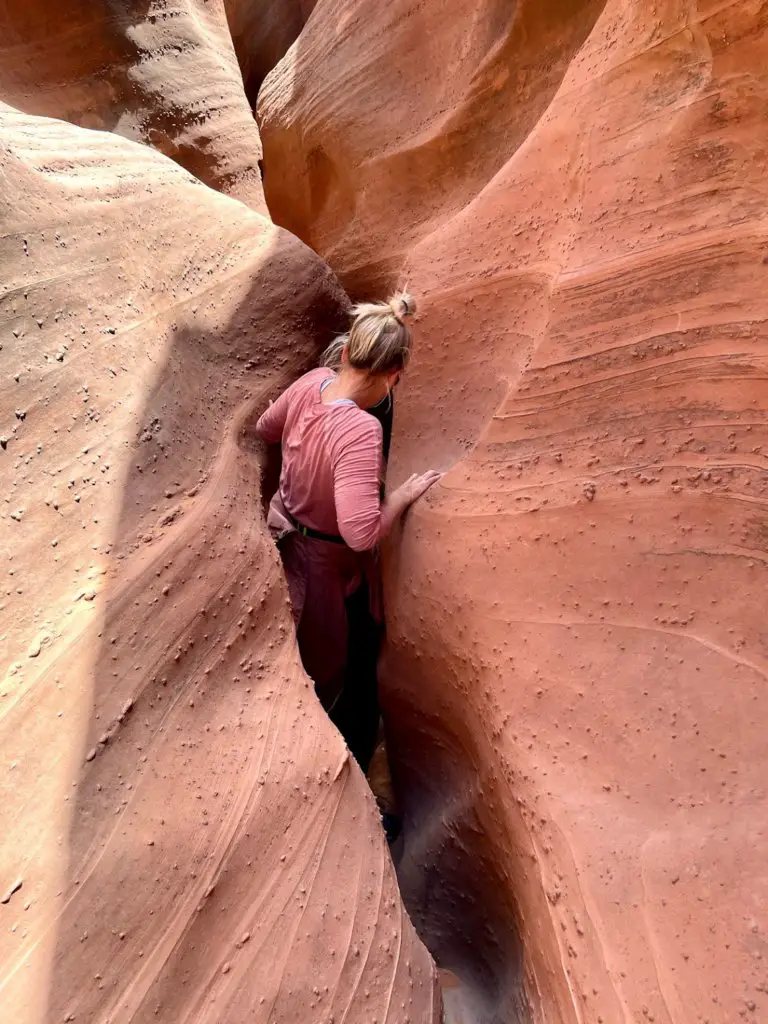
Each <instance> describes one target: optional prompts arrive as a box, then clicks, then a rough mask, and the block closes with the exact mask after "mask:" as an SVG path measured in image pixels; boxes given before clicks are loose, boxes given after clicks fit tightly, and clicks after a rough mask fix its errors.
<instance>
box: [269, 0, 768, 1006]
mask: <svg viewBox="0 0 768 1024" xmlns="http://www.w3.org/2000/svg"><path fill="white" fill-rule="evenodd" d="M504 11H506V12H507V15H506V16H505V14H504ZM767 28H768V25H767V23H766V14H765V9H764V7H763V6H762V5H759V4H753V5H744V4H737V5H729V4H704V5H698V6H694V7H691V6H690V5H688V4H683V3H680V2H677V0H670V2H669V3H663V4H657V5H653V6H652V5H650V4H641V3H628V2H615V3H614V2H609V3H607V4H606V5H605V6H604V7H603V8H602V9H600V8H599V7H598V6H597V5H594V6H587V5H583V6H581V7H578V8H577V7H576V6H575V5H574V6H568V7H563V6H562V5H557V6H554V5H553V6H551V7H550V6H548V5H545V7H543V8H542V7H541V5H533V4H520V5H518V6H517V7H516V8H514V11H513V13H511V14H509V8H508V7H506V5H505V6H504V8H503V9H502V6H501V5H493V4H491V3H485V4H482V5H480V6H479V7H478V6H477V5H474V4H473V5H464V4H462V3H459V2H455V3H451V4H448V5H445V4H437V3H435V4H428V5H422V6H420V7H418V8H410V7H407V6H400V7H398V6H397V5H388V6H387V7H383V6H382V5H378V4H372V3H369V2H367V0H359V2H358V3H354V4H351V3H344V4H341V3H336V2H333V0H327V2H325V0H320V3H318V5H317V7H316V9H315V12H314V14H313V18H312V20H311V22H310V23H309V24H308V26H307V28H306V29H305V33H304V34H303V35H302V37H300V39H299V40H298V42H297V44H296V45H295V46H294V48H293V50H292V51H291V53H289V55H288V56H287V57H286V59H285V60H284V61H283V62H282V63H281V65H280V66H279V67H278V68H277V69H276V70H275V71H274V72H273V73H272V74H271V75H270V76H269V78H268V79H267V82H266V83H265V86H264V89H263V93H262V99H261V101H260V118H261V123H262V131H263V136H264V145H265V154H266V177H265V186H266V191H267V196H268V199H269V201H270V204H271V206H272V208H273V211H274V212H275V215H276V216H277V218H278V219H279V220H280V221H282V222H284V223H286V224H288V225H290V227H291V228H292V229H293V230H295V231H296V232H297V233H298V234H300V235H301V237H303V238H305V239H307V240H309V241H310V242H311V244H313V245H314V246H315V247H316V248H317V249H318V251H319V252H320V254H321V255H323V256H325V257H327V258H328V259H329V261H330V263H331V266H332V267H333V268H334V269H335V270H336V271H337V272H338V273H339V274H340V276H341V278H342V280H343V281H344V282H345V283H347V284H348V285H349V287H350V288H351V289H352V291H353V292H356V293H357V292H361V291H363V290H365V289H366V288H371V289H373V288H378V287H379V286H384V285H389V284H391V283H393V282H395V281H397V280H406V279H407V280H408V283H409V286H410V288H411V289H412V290H413V291H414V292H416V293H417V294H418V295H419V296H421V298H422V315H421V316H420V318H419V324H418V347H417V354H416V357H415V361H414V365H413V367H412V370H411V371H409V374H408V376H407V379H406V381H405V383H404V384H403V387H402V394H401V395H399V396H398V425H397V436H396V444H395V449H394V452H393V467H394V468H393V476H394V477H395V478H399V477H401V476H403V475H404V474H406V473H407V472H409V471H412V470H416V469H423V468H426V467H427V466H429V465H435V466H437V467H438V468H441V469H446V470H450V472H449V474H448V476H447V477H446V478H445V479H444V481H443V483H442V485H441V486H440V487H439V488H438V489H436V490H435V492H434V493H433V494H431V495H430V497H429V498H428V499H427V500H426V501H425V502H424V503H422V504H421V505H420V506H419V507H418V508H417V509H416V510H414V512H413V514H412V515H411V517H410V522H409V523H408V526H407V528H406V530H405V532H404V534H403V537H402V542H401V544H396V545H394V547H393V551H392V552H391V553H390V565H389V570H388V571H389V579H388V616H389V622H388V625H389V649H388V653H387V667H386V674H385V682H386V689H387V700H388V703H389V709H390V712H391V730H392V734H393V740H392V748H393V752H394V753H395V754H396V763H397V764H398V769H399V781H400V784H401V793H403V794H404V795H405V797H406V800H407V811H408V833H407V835H408V836H410V837H411V838H410V839H408V838H407V840H406V850H405V854H404V860H403V863H402V871H401V874H402V884H403V886H404V888H405V890H406V893H407V894H409V895H410V897H411V899H412V904H411V905H412V906H413V907H414V909H415V912H416V914H417V919H418V920H419V925H420V927H421V928H422V929H423V931H424V933H425V934H427V933H431V936H430V937H431V942H432V943H433V945H432V948H433V950H434V951H436V952H437V953H438V955H439V957H440V961H441V962H442V963H443V964H445V965H446V966H457V967H462V969H463V970H464V971H465V979H466V980H468V983H469V985H470V988H472V989H473V990H474V992H473V993H472V998H473V999H474V1001H475V1005H476V1007H480V1012H482V1013H484V1014H485V1017H484V1018H483V1019H492V1020H496V1019H501V1020H507V1019H509V1018H510V1017H511V1016H512V1014H513V1012H515V1011H514V1007H515V1005H516V1004H517V1001H518V999H519V988H518V985H517V980H518V975H520V974H522V976H523V978H524V982H525V990H526V992H527V994H528V998H529V1001H530V1004H531V1007H532V1012H533V1016H534V1018H535V1019H536V1020H542V1021H543V1020H558V1021H560V1020H563V1021H576V1020H579V1021H589V1022H598V1021H603V1022H606V1024H608V1022H611V1024H612V1022H615V1021H624V1020H626V1021H629V1020H633V1021H634V1020H636V1021H645V1020H655V1021H657V1022H660V1021H663V1022H676V1024H677V1022H682V1021H694V1020H695V1021H704V1020H708V1021H710V1024H715V1022H717V1024H726V1022H728V1024H732V1022H733V1021H736V1020H740V1019H742V1018H745V1019H761V1016H762V1015H765V1014H768V996H766V978H765V972H764V968H763V964H764V959H763V958H764V956H765V955H766V953H767V952H768V948H767V947H766V931H767V930H768V921H767V920H766V913H765V907H766V898H767V897H768V891H767V890H766V881H765V872H764V869H763V866H762V865H763V862H764V860H765V842H766V840H765V831H766V824H767V823H768V808H767V807H766V796H765V786H764V780H765V777H766V770H767V768H768V765H767V764H766V759H767V758H766V745H765V742H764V728H763V720H764V718H765V715H766V710H767V708H766V690H765V675H766V665H768V650H767V649H766V638H765V630H764V628H763V618H764V616H763V610H762V604H761V599H760V595H761V594H762V592H763V591H764V590H765V587H766V583H767V582H768V578H767V577H766V516H765V504H766V497H767V496H768V478H767V477H766V470H767V469H768V464H766V458H765V453H766V452H768V389H766V385H765V366H766V356H767V355H768V352H767V351H766V342H765V338H766V331H765V320H766V314H767V312H768V304H767V299H766V294H767V293H766V287H765V285H766V281H767V280H768V277H766V275H767V274H768V268H767V267H766V259H768V257H766V253H768V247H767V245H766V243H767V242H768V238H767V237H766V224H765V217H764V207H765V203H764V191H765V171H766V156H767V155H768V154H767V152H766V138H767V137H768V136H767V135H766V113H765V111H766V105H765V98H766V96H765V92H766V89H765V79H764V75H763V74H762V68H763V66H764V63H765V59H766V56H767V55H768V34H767V31H766V30H767ZM502 54H503V55H504V59H503V61H502V63H503V67H500V66H499V65H498V63H497V62H498V61H501V60H502V58H501V55H502ZM539 55H540V59H537V57H538V56H539ZM505 70H509V75H508V76H505ZM495 83H498V84H495ZM494 90H496V91H494ZM443 161H444V162H443ZM297 180H298V182H299V188H298V192H294V193H293V194H295V195H296V196H297V199H296V202H295V205H293V206H291V205H290V203H289V201H288V187H289V186H288V185H287V184H285V186H284V185H283V183H289V182H290V188H291V189H295V187H296V186H295V185H294V182H296V181H297ZM457 880H458V882H459V883H461V885H463V892H464V893H465V896H466V898H465V900H464V902H463V903H462V902H461V900H460V899H459V901H458V902H455V903H454V904H453V906H452V905H451V904H450V902H448V901H447V899H446V900H444V901H443V902H441V900H440V899H439V898H438V897H437V896H436V892H441V893H442V895H443V896H445V897H450V894H451V893H452V894H453V897H454V900H456V893H457ZM436 905H437V908H438V912H437V913H436V911H435V906H436ZM470 911H472V912H474V914H475V922H474V927H472V926H471V925H470V924H469V923H468V921H469V920H470V919H469V918H468V917H467V914H468V912H470ZM515 929H516V930H517V932H518V933H519V936H520V939H521V940H522V953H521V952H520V944H519V943H518V942H516V941H515V939H514V934H513V933H514V930H515ZM462 930H463V933H464V936H462V934H461V932H462Z"/></svg>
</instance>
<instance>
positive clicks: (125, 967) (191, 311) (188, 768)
mask: <svg viewBox="0 0 768 1024" xmlns="http://www.w3.org/2000/svg"><path fill="white" fill-rule="evenodd" d="M0 137H2V154H1V156H0V160H1V167H0V173H1V174H2V181H3V188H2V194H1V195H0V223H1V224H2V241H1V242H0V266H1V267H2V274H1V276H2V280H3V286H4V291H3V294H2V297H1V298H0V368H1V369H2V377H1V380H2V384H1V385H0V435H2V436H1V438H0V465H1V466H2V469H1V470H0V479H2V504H1V505H0V527H1V532H2V539H1V540H0V558H2V567H3V576H2V579H3V585H2V591H1V592H0V615H1V621H2V627H1V630H0V670H1V674H0V750H2V765H1V767H0V780H1V783H0V784H1V787H2V788H1V790H0V806H2V828H1V829H0V889H1V890H2V892H0V900H1V901H2V902H0V922H1V923H2V928H1V929H0V964H1V965H2V967H1V968H0V1004H1V1005H2V1007H3V1013H2V1016H3V1020H4V1021H9V1022H10V1021H13V1022H14V1024H33V1022H34V1024H37V1022H40V1024H42V1022H46V1024H47V1022H51V1021H64V1020H70V1021H71V1020H76V1021H80V1020H82V1021H93V1022H95V1021H111V1022H113V1024H115V1022H119V1021H154V1020H164V1021H174V1022H176V1021H189V1022H192V1021H194V1022H211V1024H214V1022H215V1024H219V1022H222V1021H229V1022H237V1021H245V1020H248V1021H262V1022H265V1024H266V1022H267V1021H270V1022H278V1021H280V1022H285V1024H295V1022H297V1021H309V1022H312V1021H316V1022H318V1024H319V1022H321V1021H322V1022H326V1021H329V1020H335V1021H342V1020H344V1021H347V1022H349V1024H353V1022H360V1024H369V1022H371V1021H373V1020H378V1021H380V1022H384V1021H388V1022H395V1021H397V1022H400V1021H405V1020H410V1021H412V1022H419V1024H436V1022H437V1021H438V1020H439V1018H440V1006H439V1003H440V1000H439V995H438V994H437V993H436V991H435V987H434V970H433V965H432V962H431V960H430V957H429V954H428V953H427V952H426V950H425V948H424V947H423V945H422V944H421V943H420V941H419V940H418V939H417V937H416V935H415V933H414V930H413V926H412V925H411V923H410V921H409V919H408V917H407V916H406V915H405V913H404V911H403V907H402V904H401V902H400V898H399V893H398V889H397V883H396V880H395V876H394V869H393V867H392V863H391V860H390V858H389V854H388V852H387V848H386V844H385V841H384V838H383V834H382V832H381V828H380V825H379V822H378V815H377V812H376V809H375V806H374V802H373V798H372V796H371V794H370V791H369V790H368V788H367V786H366V783H365V781H364V779H363V777H362V775H361V773H360V771H359V770H358V768H357V767H356V765H354V763H353V762H351V761H350V757H349V754H348V752H347V750H346V748H345V746H344V744H343V742H342V740H341V739H340V737H339V736H338V734H337V733H336V732H335V730H334V729H333V728H332V727H331V725H330V723H329V722H328V719H327V718H326V716H325V715H324V713H323V712H322V710H321V709H320V706H319V704H318V702H317V700H316V699H315V697H314V694H313V693H312V691H311V688H310V684H309V682H308V680H307V678H306V676H305V675H304V673H303V671H302V670H301V667H300V664H299V661H298V656H297V652H296V646H295V641H294V639H293V632H292V625H291V619H290V614H289V609H288V607H287V594H286V588H285V586H284V583H283V580H282V574H281V572H280V569H279V563H278V558H277V554H276V552H275V549H274V546H273V544H272V543H271V541H270V539H269V538H268V536H267V534H266V531H265V528H264V526H263V521H262V517H261V514H260V508H259V502H260V496H259V475H260V453H259V452H258V451H257V449H256V448H255V447H254V443H253V439H252V435H251V434H250V433H249V425H250V423H251V414H252V412H255V411H256V410H259V409H261V408H262V407H263V406H264V404H265V402H266V400H267V398H268V396H270V395H274V394H275V393H276V392H277V391H278V390H279V389H280V388H281V387H283V386H284V385H285V384H286V383H287V382H288V380H289V379H291V378H293V377H294V376H296V374H297V373H299V372H300V371H301V370H302V369H303V367H305V366H306V365H307V364H308V362H309V361H310V360H313V359H314V358H315V356H316V353H317V351H318V349H319V347H320V346H321V345H322V344H323V343H324V342H326V341H327V339H328V337H329V336H330V332H331V330H334V329H338V327H339V325H340V323H341V322H342V319H341V314H342V311H343V309H344V308H345V305H346V298H345V296H344V294H343V292H342V291H341V289H340V288H339V286H338V284H337V283H336V281H335V279H334V278H333V276H332V275H331V274H330V272H329V271H328V269H327V267H326V266H325V265H324V264H323V263H322V261H321V260H320V259H318V258H317V257H316V256H314V254H312V253H310V252H309V251H308V250H307V249H306V248H305V247H304V246H303V245H302V244H301V243H300V242H298V241H297V240H296V239H295V238H292V237H291V236H290V235H288V234H287V233H286V232H284V231H282V230H281V229H278V228H275V227H274V226H273V225H272V224H271V223H270V222H269V221H267V220H266V219H264V218H263V217H261V216H259V215H257V214H256V213H253V212H250V211H248V210H247V209H246V208H245V207H243V206H242V205H241V204H239V203H236V202H234V201H233V200H231V199H228V198H226V197H224V196H221V195H219V194H217V193H216V192H213V191H212V190H210V189H209V188H207V187H205V186H203V185H201V184H200V183H199V182H198V181H196V180H195V179H194V178H193V177H191V176H190V175H189V174H187V173H186V172H185V171H183V170H182V169H180V168H179V167H178V166H176V165H175V164H174V163H172V162H171V161H170V160H168V159H166V158H165V157H163V156H160V155H158V154H157V153H154V152H152V150H151V149H149V148H147V147H142V146H139V145H137V144H136V143H134V142H129V141H126V140H124V139H120V138H117V137H115V136H114V135H111V134H109V133H106V132H94V131H89V130H86V129H83V128H79V127H74V126H72V125H70V124H66V123H64V122H61V121H55V120H48V119H45V118H41V117H36V116H31V115H29V114H23V113H20V112H18V111H15V110H13V109H11V108H10V107H8V106H4V107H2V109H1V110H0Z"/></svg>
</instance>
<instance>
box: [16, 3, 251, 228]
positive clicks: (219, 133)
mask: <svg viewBox="0 0 768 1024" xmlns="http://www.w3.org/2000/svg"><path fill="white" fill-rule="evenodd" d="M230 2H231V6H232V8H233V9H234V10H235V11H238V10H240V5H239V4H237V3H234V2H232V0H230ZM253 46H254V47H256V46H257V43H256V41H255V40H254V42H253ZM0 82H2V94H1V95H0V99H2V100H3V101H4V102H5V103H9V104H11V105H12V106H14V107H16V108H18V109H19V110H23V111H25V112H26V113H29V114H42V115H44V116H46V117H58V118H62V119H64V120H67V121H71V122H72V123H73V124H78V125H81V126H83V127H85V128H98V129H102V130H107V131H112V132H115V133H116V134H118V135H122V136H124V137H125V138H128V139H133V140H135V141H137V142H143V143H145V144H146V145H149V146H152V147H153V148H154V149H157V150H158V151H159V152H161V153H165V154H166V156H170V157H171V158H172V159H174V160H175V161H176V162H177V163H179V164H181V166H182V167H185V168H186V169H187V170H188V171H190V172H191V173H192V174H194V175H195V176H196V177H198V178H200V180H201V181H203V182H205V183H206V184H207V185H210V186H211V187H212V188H215V189H218V190H219V191H222V192H225V193H226V194H227V195H231V196H233V197H234V198H236V199H240V200H242V201H243V202H244V203H247V204H248V205H249V206H250V207H252V208H253V209H254V210H258V212H259V213H263V214H266V212H267V210H266V205H265V203H264V194H263V191H262V187H261V174H260V172H259V163H260V160H261V142H260V139H259V133H258V129H257V127H256V125H255V123H254V120H253V116H252V113H251V108H250V104H249V102H248V100H247V98H246V96H245V93H244V91H243V81H242V76H241V74H240V69H239V67H238V61H237V57H236V55H235V51H234V47H233V43H232V38H231V35H230V31H229V27H228V23H227V12H226V11H225V9H224V3H223V0H154V2H152V3H150V2H148V0H134V2H131V3H128V4H125V3H123V4H118V3H112V4H108V3H100V2H97V0H69V2H68V3H67V4H66V6H65V7H63V8H62V9H61V10H56V9H54V7H53V6H52V5H51V4H48V3H45V2H42V0H32V2H30V0H4V2H3V3H2V4H1V5H0Z"/></svg>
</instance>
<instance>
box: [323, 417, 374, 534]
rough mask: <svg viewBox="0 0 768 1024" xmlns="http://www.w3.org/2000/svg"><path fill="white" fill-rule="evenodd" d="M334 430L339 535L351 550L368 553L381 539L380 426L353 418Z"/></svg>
mask: <svg viewBox="0 0 768 1024" xmlns="http://www.w3.org/2000/svg"><path fill="white" fill-rule="evenodd" d="M344 420H346V417H343V418H342V417H339V422H338V424H335V425H334V426H335V429H334V434H335V437H334V444H333V449H334V460H333V491H334V501H335V503H336V519H337V521H338V524H339V533H340V534H341V536H342V537H343V538H344V540H345V542H346V543H347V544H348V545H349V547H351V548H352V550H353V551H368V550H370V549H371V548H373V547H375V546H376V544H377V543H378V541H379V538H380V536H381V529H382V522H381V500H380V495H379V478H380V473H381V446H382V432H381V424H380V423H379V422H378V421H377V420H375V419H374V418H373V417H372V416H368V415H366V416H364V417H357V416H356V417H354V419H353V420H352V422H343V421H344Z"/></svg>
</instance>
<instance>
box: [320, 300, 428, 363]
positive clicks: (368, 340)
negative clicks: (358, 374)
mask: <svg viewBox="0 0 768 1024" xmlns="http://www.w3.org/2000/svg"><path fill="white" fill-rule="evenodd" d="M415 312H416V300H415V299H414V298H413V296H412V295H409V294H408V293H407V292H396V293H395V294H394V295H392V296H390V298H388V299H387V301H386V302H363V303H360V304H359V305H357V306H354V307H353V308H352V310H351V313H350V316H351V317H352V326H351V327H350V329H349V334H342V335H341V336H340V337H338V338H335V339H334V340H333V341H332V342H331V344H330V345H329V346H328V348H327V349H326V350H325V352H324V353H323V358H322V365H323V366H330V367H332V368H333V369H338V368H339V367H340V366H341V353H342V352H343V350H344V348H345V347H346V349H347V357H348V359H349V365H350V366H353V367H354V368H355V369H356V370H367V371H368V372H369V373H392V372H393V371H394V370H402V369H404V367H405V366H407V364H408V360H409V359H410V357H411V347H412V344H413V342H412V339H411V332H410V329H409V327H408V325H407V324H406V322H405V319H406V317H409V316H413V314H414V313H415Z"/></svg>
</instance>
